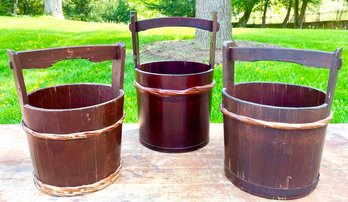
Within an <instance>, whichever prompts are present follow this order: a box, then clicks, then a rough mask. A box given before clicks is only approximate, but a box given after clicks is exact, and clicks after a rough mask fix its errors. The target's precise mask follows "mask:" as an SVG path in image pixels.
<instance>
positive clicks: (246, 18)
mask: <svg viewBox="0 0 348 202" xmlns="http://www.w3.org/2000/svg"><path fill="white" fill-rule="evenodd" d="M253 8H254V7H253V6H252V7H251V6H250V7H248V8H246V9H245V11H244V14H243V16H242V17H241V18H240V19H239V22H238V24H239V27H246V25H247V23H248V21H249V18H250V15H251V12H252V11H253Z"/></svg>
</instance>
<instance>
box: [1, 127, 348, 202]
mask: <svg viewBox="0 0 348 202" xmlns="http://www.w3.org/2000/svg"><path fill="white" fill-rule="evenodd" d="M0 135H1V141H0V201H72V200H73V201H98V202H99V201H144V200H151V201H164V200H165V201H237V202H238V201H268V200H267V199H263V198H259V197H256V196H253V195H250V194H248V193H246V192H244V191H241V190H240V189H238V188H236V187H235V186H233V184H231V183H230V182H229V181H228V180H227V178H226V177H225V175H224V172H223V156H224V155H223V149H224V145H223V127H222V124H212V125H211V136H210V137H211V141H210V143H209V144H208V146H206V147H205V148H203V149H201V150H198V151H195V152H191V153H184V154H164V153H158V152H154V151H151V150H149V149H146V148H144V147H143V146H141V145H140V144H139V142H138V126H137V124H124V127H123V142H122V159H123V168H122V171H121V174H120V177H119V179H118V180H117V181H116V182H115V183H114V184H112V185H111V186H109V187H108V188H106V189H104V190H101V191H98V192H95V193H92V194H88V195H85V196H79V197H73V198H64V197H53V196H48V195H46V194H43V193H41V192H40V191H38V190H37V189H36V187H35V185H34V183H33V180H32V166H31V160H30V156H29V149H28V145H27V141H26V136H25V134H24V132H23V130H22V129H21V127H20V126H19V125H0ZM298 201H348V124H332V125H329V129H328V134H327V138H326V143H325V148H324V154H323V159H322V164H321V180H320V182H319V185H318V187H317V188H316V190H315V191H314V192H313V193H312V194H310V195H309V196H307V197H305V198H302V199H298Z"/></svg>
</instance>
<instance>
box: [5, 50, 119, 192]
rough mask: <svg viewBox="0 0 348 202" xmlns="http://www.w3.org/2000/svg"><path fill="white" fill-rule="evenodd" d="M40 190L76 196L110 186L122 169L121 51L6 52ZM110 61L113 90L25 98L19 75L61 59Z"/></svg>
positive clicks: (92, 88) (67, 88) (91, 88)
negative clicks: (24, 71)
mask: <svg viewBox="0 0 348 202" xmlns="http://www.w3.org/2000/svg"><path fill="white" fill-rule="evenodd" d="M8 55H9V57H10V59H11V63H10V64H11V67H12V68H13V74H14V78H15V82H16V88H17V93H18V97H19V101H20V105H21V109H22V113H23V122H22V125H23V128H24V130H25V132H26V134H27V139H28V143H29V149H30V155H31V159H32V163H33V169H34V172H33V175H34V176H33V177H34V182H35V185H36V186H37V187H38V189H39V190H41V191H43V192H45V193H47V194H50V195H56V196H75V195H82V194H86V193H89V192H93V191H97V190H100V189H102V188H104V187H106V186H108V185H109V184H111V183H113V182H114V181H115V180H116V179H117V176H118V174H119V171H120V168H121V157H120V154H121V151H120V149H121V131H122V122H123V119H124V114H123V96H124V93H123V90H122V89H123V71H124V60H125V47H124V45H123V44H116V45H110V46H83V47H66V48H58V49H45V50H35V51H25V52H13V51H8ZM74 58H83V59H88V60H90V61H93V62H101V61H107V60H112V61H113V65H112V86H109V85H102V84H72V85H61V86H53V87H48V88H43V89H39V90H37V91H33V92H31V93H30V94H27V92H26V87H25V84H24V78H23V73H22V69H24V68H26V69H31V68H47V67H50V66H52V65H53V64H54V63H56V62H57V61H60V60H64V59H74Z"/></svg>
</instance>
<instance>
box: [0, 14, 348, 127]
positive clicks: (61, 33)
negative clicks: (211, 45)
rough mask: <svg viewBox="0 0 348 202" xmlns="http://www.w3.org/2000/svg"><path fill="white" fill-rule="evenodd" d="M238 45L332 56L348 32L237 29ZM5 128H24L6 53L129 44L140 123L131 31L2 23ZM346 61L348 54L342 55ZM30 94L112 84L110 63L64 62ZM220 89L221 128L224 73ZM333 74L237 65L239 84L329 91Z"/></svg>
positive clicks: (343, 112)
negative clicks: (258, 44) (291, 85)
mask: <svg viewBox="0 0 348 202" xmlns="http://www.w3.org/2000/svg"><path fill="white" fill-rule="evenodd" d="M233 34H234V38H235V39H236V40H247V41H258V42H264V43H270V44H275V45H278V46H283V47H292V48H305V49H318V50H324V51H333V50H335V49H336V48H337V47H344V49H348V32H347V31H341V30H289V29H234V30H233ZM0 36H1V38H0V78H1V80H0V124H5V123H19V122H20V119H21V113H20V109H19V106H18V100H17V95H16V91H15V88H14V81H13V77H12V73H11V71H10V69H9V67H8V57H7V55H6V49H12V50H15V51H19V50H31V49H39V48H50V47H61V46H74V45H88V44H89V45H92V44H112V43H115V42H119V41H121V42H124V43H126V46H127V61H126V67H125V70H126V71H125V85H124V89H125V92H126V96H125V111H126V113H127V119H126V121H127V122H136V121H137V108H136V95H135V89H134V87H133V80H134V73H133V62H132V55H131V53H132V52H131V35H130V32H129V31H128V26H127V25H116V24H102V23H85V22H75V21H68V20H56V19H52V18H48V17H37V18H29V17H28V18H23V17H21V18H20V17H18V18H14V17H0ZM193 36H194V30H193V29H186V28H180V29H179V30H178V29H173V28H168V29H156V30H151V31H147V32H144V33H142V34H141V41H140V42H141V44H144V43H150V42H152V41H160V40H182V39H191V38H193ZM343 53H344V54H343V59H344V61H347V60H348V54H347V53H348V52H347V50H344V52H343ZM343 64H344V66H343V68H342V70H341V72H340V75H339V80H338V84H337V89H336V95H335V101H334V107H333V111H334V112H335V118H334V120H333V122H335V123H348V79H347V78H348V69H347V67H346V66H345V63H343ZM24 73H25V81H26V85H27V89H28V90H29V91H31V90H33V89H37V88H41V87H46V86H50V85H56V84H64V83H81V82H96V83H111V67H110V63H109V62H104V63H90V62H88V61H85V60H73V61H62V62H59V63H57V64H55V65H54V66H53V67H51V68H49V69H44V70H25V72H24ZM214 75H215V80H216V81H217V85H216V87H215V89H214V91H213V102H212V121H213V122H221V121H222V116H221V113H220V111H219V107H218V105H219V104H220V102H221V88H222V68H221V65H217V67H216V71H215V74H214ZM327 78H328V71H327V70H322V69H314V68H304V67H301V66H299V65H295V64H287V63H275V62H257V63H238V65H237V69H236V80H237V82H241V81H279V82H287V83H295V84H302V85H308V86H313V87H315V88H319V89H323V90H325V89H326V86H327Z"/></svg>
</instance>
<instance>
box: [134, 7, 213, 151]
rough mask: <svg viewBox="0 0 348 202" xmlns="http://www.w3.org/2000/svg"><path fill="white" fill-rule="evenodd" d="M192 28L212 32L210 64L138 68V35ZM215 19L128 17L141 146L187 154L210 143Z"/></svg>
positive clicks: (160, 64) (154, 64)
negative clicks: (142, 32) (163, 30)
mask: <svg viewBox="0 0 348 202" xmlns="http://www.w3.org/2000/svg"><path fill="white" fill-rule="evenodd" d="M169 26H182V27H196V28H200V29H203V30H207V31H210V32H211V46H210V62H209V64H203V63H198V62H189V61H162V62H150V63H144V64H140V57H139V40H138V32H141V31H145V30H148V29H152V28H158V27H169ZM218 29H219V27H218V23H217V15H216V13H214V15H213V20H212V21H211V20H203V19H196V18H157V19H150V20H143V21H137V16H136V13H135V12H132V14H131V24H130V30H131V31H132V39H133V53H134V64H135V76H136V81H135V87H136V89H137V94H138V112H139V124H140V129H139V133H140V137H139V139H140V142H141V143H142V144H143V145H144V146H145V147H148V148H150V149H153V150H156V151H161V152H188V151H193V150H196V149H199V148H202V147H204V146H205V145H206V144H208V142H209V120H210V118H209V116H210V102H211V90H212V88H213V87H214V84H215V83H214V81H213V69H214V57H215V45H216V44H215V43H216V32H217V31H218Z"/></svg>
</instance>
